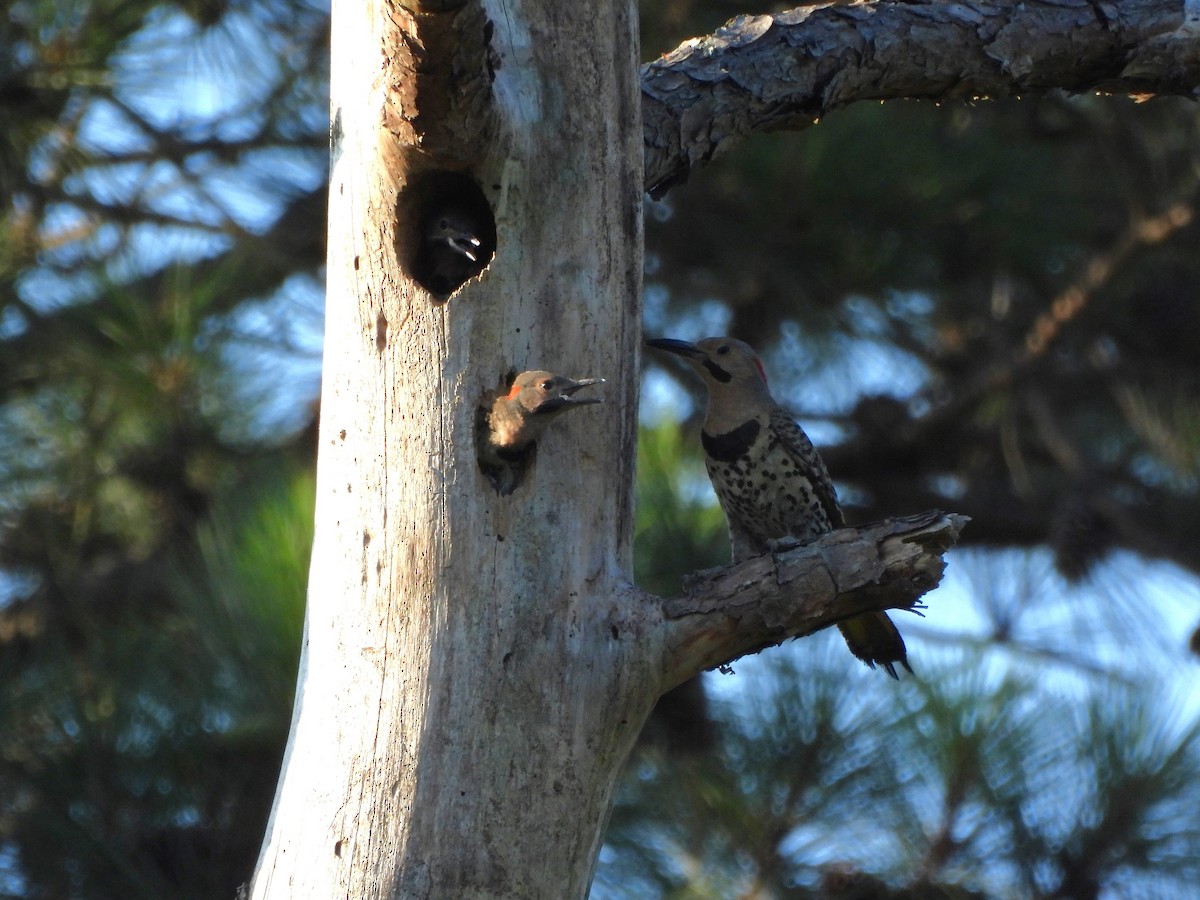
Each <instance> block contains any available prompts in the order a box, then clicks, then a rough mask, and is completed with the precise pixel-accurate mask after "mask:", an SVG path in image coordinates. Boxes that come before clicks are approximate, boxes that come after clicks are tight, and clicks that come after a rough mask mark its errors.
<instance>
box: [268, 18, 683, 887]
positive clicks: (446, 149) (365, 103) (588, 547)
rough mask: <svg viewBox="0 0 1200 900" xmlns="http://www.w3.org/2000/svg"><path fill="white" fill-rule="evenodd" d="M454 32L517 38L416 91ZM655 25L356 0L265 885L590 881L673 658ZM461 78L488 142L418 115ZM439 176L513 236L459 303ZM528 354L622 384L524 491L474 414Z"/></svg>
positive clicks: (340, 87)
mask: <svg viewBox="0 0 1200 900" xmlns="http://www.w3.org/2000/svg"><path fill="white" fill-rule="evenodd" d="M445 7H450V8H449V9H448V10H444V8H445ZM443 10H444V11H443ZM597 22H603V23H604V27H602V28H597V27H596V23H597ZM455 28H461V29H463V30H464V31H465V30H467V29H478V30H477V32H476V33H477V34H478V35H479V36H481V38H480V40H478V41H476V46H477V47H478V48H479V52H480V53H488V54H494V58H493V59H491V60H490V62H489V60H485V59H481V58H480V57H479V56H478V55H477V56H475V57H470V56H469V55H468V57H467V58H465V59H462V60H459V61H458V62H457V63H456V65H455V66H446V67H443V69H441V70H440V71H441V77H440V80H439V79H438V78H437V77H433V78H431V79H430V80H429V82H428V83H422V84H421V85H419V86H417V87H415V88H414V87H413V85H412V84H411V81H412V77H413V75H412V73H413V72H414V71H415V70H416V69H420V70H421V71H426V69H427V67H426V66H425V65H424V63H423V62H422V61H421V59H419V58H417V56H418V54H416V53H415V50H414V48H421V47H426V46H429V45H431V44H433V43H434V42H435V39H436V37H437V35H436V34H434V32H438V33H444V32H445V31H446V30H447V29H448V30H450V31H453V30H454V29H455ZM637 46H638V43H637V19H636V15H635V13H634V9H633V8H632V6H631V4H630V3H629V2H628V0H600V2H598V3H588V4H563V3H558V2H555V0H545V2H530V3H525V4H521V5H520V6H515V7H514V6H512V5H511V4H506V5H504V6H503V7H502V8H501V7H494V6H492V5H490V4H487V3H483V4H481V3H478V2H469V3H466V4H427V5H424V6H421V7H419V8H417V7H414V8H412V9H406V8H404V7H402V6H399V5H396V4H394V3H379V4H360V3H356V2H350V0H338V2H335V3H334V7H333V57H332V84H331V92H332V100H331V117H332V120H333V123H334V124H333V142H332V143H333V146H332V155H333V162H332V171H331V180H330V215H329V262H328V278H329V284H328V291H327V296H328V300H327V323H326V339H325V363H324V375H323V379H324V381H323V386H322V415H321V424H320V451H319V459H318V499H317V511H316V520H317V525H316V534H315V540H314V548H313V563H312V570H311V576H310V584H309V595H308V611H307V619H306V626H305V644H304V650H303V659H302V663H301V671H300V676H299V688H298V694H297V700H296V708H295V712H294V717H293V723H292V732H291V736H290V739H289V743H288V748H287V752H286V756H285V761H284V768H283V773H282V777H281V780H280V785H279V788H278V792H277V795H276V801H275V805H274V809H273V811H272V815H271V821H270V824H269V826H268V833H267V836H266V840H265V843H264V846H263V849H262V853H261V856H260V860H259V864H258V867H257V871H256V874H255V878H254V881H253V884H252V888H251V891H252V895H253V896H254V897H258V898H266V897H293V898H294V897H326V898H327V897H346V896H348V897H355V898H367V897H434V898H444V897H445V898H448V897H455V898H465V897H571V896H582V895H583V893H584V892H585V891H586V886H587V884H588V883H589V881H590V878H591V872H592V867H593V865H594V862H595V858H596V855H597V853H598V849H599V842H600V837H601V833H602V830H601V829H602V826H603V822H604V821H605V818H606V814H607V810H608V808H609V805H610V802H611V795H612V790H613V786H614V784H615V782H616V778H617V774H618V771H619V768H620V762H621V760H622V759H623V758H624V756H625V755H626V754H627V752H628V749H629V747H630V746H631V745H632V743H633V741H634V739H635V738H636V736H637V733H638V731H639V729H640V727H641V725H642V723H643V721H644V719H645V716H646V714H647V712H648V710H649V709H650V707H651V705H652V703H653V701H654V699H655V697H656V696H657V693H658V684H659V672H658V671H657V665H658V663H659V661H660V659H661V655H660V654H659V653H657V652H655V648H654V643H653V642H654V640H655V639H656V638H655V636H654V634H652V633H646V632H645V630H644V628H643V627H642V619H641V618H639V617H640V616H644V615H645V613H644V611H642V610H640V609H639V608H638V607H637V606H636V605H634V604H631V603H628V602H626V598H627V597H628V596H629V594H630V589H629V588H628V585H627V583H626V576H625V573H626V572H627V571H628V570H629V562H630V545H631V534H632V527H631V522H632V484H633V460H634V446H635V429H636V423H637V416H636V409H637V391H638V363H639V358H640V354H639V342H640V322H641V309H640V301H641V283H640V279H641V271H642V260H641V255H640V254H641V246H642V240H641V203H642V198H641V194H642V190H641V178H640V176H641V172H642V157H641V140H640V134H639V132H638V129H637V123H638V121H639V106H638V95H637V64H638V56H637V54H638V50H637ZM481 80H482V81H481ZM464 93H465V94H469V95H470V97H471V100H470V103H469V104H468V105H469V106H470V108H471V109H472V110H474V111H475V112H474V113H464V119H469V118H471V115H474V114H477V113H478V110H479V102H478V98H479V95H480V94H481V93H482V94H484V95H486V96H487V97H488V103H489V104H490V110H491V112H490V116H491V121H490V123H489V126H488V128H487V129H486V130H485V133H484V135H483V136H482V137H479V138H478V139H472V140H473V141H474V142H468V143H467V144H466V145H464V143H463V139H462V138H461V135H463V134H464V133H465V132H464V131H463V130H460V129H456V128H453V127H445V125H444V123H442V121H441V119H437V121H436V122H435V123H433V124H427V123H426V122H425V120H424V119H423V118H422V116H421V114H420V113H421V110H422V109H428V108H437V109H441V110H443V111H448V112H446V113H445V114H446V115H454V114H455V113H454V112H453V110H454V109H455V108H456V106H455V102H454V97H455V96H458V95H460V94H464ZM435 118H436V117H435ZM443 171H448V172H454V173H457V174H460V175H464V176H466V177H469V178H470V179H472V180H473V181H475V182H476V183H477V184H478V186H479V188H480V189H481V190H482V192H483V196H484V197H485V198H486V201H487V204H488V206H489V208H490V210H491V212H492V213H493V214H494V216H495V222H496V233H497V248H496V254H495V258H494V259H493V260H492V262H491V265H490V267H489V268H488V269H487V271H485V272H484V273H483V275H482V276H481V277H480V278H478V279H477V280H474V281H472V282H469V283H468V284H467V285H466V286H465V287H463V289H462V290H461V291H459V292H458V293H456V294H454V295H453V296H451V297H450V299H449V300H448V301H446V302H438V301H437V300H436V299H435V298H434V297H432V296H431V295H430V294H428V293H426V292H425V291H424V290H423V289H421V288H420V287H419V286H418V285H417V284H415V283H414V281H413V280H412V278H411V277H410V275H409V272H408V268H407V267H408V266H409V264H410V259H411V245H412V243H413V241H414V240H415V237H414V234H413V231H414V228H415V222H414V217H415V215H416V210H415V209H413V208H412V204H413V203H414V202H416V201H417V200H422V201H427V200H429V199H430V198H428V197H418V196H414V194H413V192H412V191H411V190H410V188H412V187H413V185H414V184H415V183H416V181H417V180H418V179H419V178H420V177H421V176H423V175H427V174H429V173H430V172H443ZM432 199H434V200H436V199H437V198H436V197H434V198H432ZM531 368H546V369H550V370H552V371H556V372H560V373H563V374H567V375H571V376H574V377H583V376H603V377H605V378H606V379H607V380H608V383H607V384H606V385H605V387H604V392H603V393H604V397H605V400H606V402H605V403H604V404H602V405H599V406H592V407H587V408H585V409H583V410H581V411H578V412H571V413H568V414H567V415H566V416H565V417H564V418H563V420H562V421H561V422H557V423H555V424H554V425H553V426H552V427H551V429H550V431H549V432H548V434H547V435H546V437H545V438H544V440H543V441H542V442H541V445H540V446H539V448H538V453H537V458H536V461H535V463H534V466H533V469H532V471H531V472H530V473H528V475H527V477H526V479H525V482H524V484H523V485H522V486H521V488H519V489H518V490H517V491H516V492H515V493H514V494H512V495H511V496H508V497H501V496H498V495H497V494H496V492H495V491H494V490H493V489H492V487H491V485H490V484H489V483H488V482H487V480H486V479H485V478H484V477H483V475H482V473H481V472H480V471H479V466H478V464H477V461H476V454H475V440H474V432H473V428H474V421H475V411H476V407H477V406H478V404H479V402H480V400H481V399H482V397H483V395H484V394H485V392H487V391H491V390H494V389H495V388H496V386H497V384H498V383H500V382H501V381H502V380H503V379H504V378H505V377H506V375H507V374H509V373H510V372H511V371H513V370H517V371H520V370H523V369H531Z"/></svg>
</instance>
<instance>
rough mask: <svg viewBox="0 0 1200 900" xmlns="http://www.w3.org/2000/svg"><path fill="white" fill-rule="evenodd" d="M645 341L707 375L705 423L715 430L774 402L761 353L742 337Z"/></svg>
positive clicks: (733, 424) (729, 426)
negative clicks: (691, 340)
mask: <svg viewBox="0 0 1200 900" xmlns="http://www.w3.org/2000/svg"><path fill="white" fill-rule="evenodd" d="M646 344H647V346H650V347H654V348H656V349H658V350H666V351H667V352H668V353H674V354H675V355H676V356H681V357H683V360H684V362H686V363H687V364H688V365H689V366H691V367H692V368H693V369H695V370H696V372H697V374H699V376H700V377H701V378H703V379H704V386H705V387H706V388H708V408H707V410H706V411H705V413H704V427H705V429H706V430H708V431H711V432H712V433H714V434H719V433H724V432H726V431H729V430H730V429H732V428H735V427H737V426H738V425H741V424H742V423H743V422H744V421H745V420H746V419H747V418H749V417H750V416H751V415H754V414H755V413H758V412H760V411H762V410H764V409H766V408H770V407H773V406H774V403H775V401H774V400H772V399H771V392H770V391H769V390H767V373H766V372H765V371H764V370H763V366H762V363H761V362H760V361H759V359H758V354H757V353H755V352H754V350H753V348H751V347H750V345H749V344H747V343H745V342H743V341H739V340H737V339H736V338H729V337H711V338H705V339H704V340H702V341H697V342H696V343H694V344H691V343H688V342H687V341H676V340H672V339H670V338H656V339H654V340H650V341H646Z"/></svg>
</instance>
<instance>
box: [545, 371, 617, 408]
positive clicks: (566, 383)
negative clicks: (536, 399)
mask: <svg viewBox="0 0 1200 900" xmlns="http://www.w3.org/2000/svg"><path fill="white" fill-rule="evenodd" d="M550 382H551V384H550V386H549V388H548V389H547V390H546V399H544V400H543V401H542V402H541V403H539V404H538V405H537V408H536V409H534V410H533V413H534V415H539V416H540V415H545V414H547V413H556V412H560V411H562V410H564V409H569V408H571V407H573V406H587V405H589V404H591V403H603V402H604V398H603V397H576V396H575V394H576V392H577V391H579V390H582V389H583V388H585V387H588V386H589V385H592V384H604V379H603V378H581V379H580V380H579V381H575V380H573V379H571V378H566V377H564V376H562V375H556V376H554V377H553V378H552V379H550ZM543 387H544V388H545V385H543Z"/></svg>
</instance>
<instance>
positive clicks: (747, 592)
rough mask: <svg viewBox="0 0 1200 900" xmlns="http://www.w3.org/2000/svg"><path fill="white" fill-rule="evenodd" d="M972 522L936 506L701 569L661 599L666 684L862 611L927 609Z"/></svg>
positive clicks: (668, 684)
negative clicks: (923, 600) (924, 599)
mask: <svg viewBox="0 0 1200 900" xmlns="http://www.w3.org/2000/svg"><path fill="white" fill-rule="evenodd" d="M968 521H969V520H968V519H967V518H966V517H965V516H960V515H957V514H955V513H943V512H940V511H938V510H934V511H931V512H927V513H922V514H920V515H915V516H904V517H902V518H896V519H886V520H884V521H882V522H876V523H872V524H869V525H864V526H862V527H860V528H843V529H840V530H838V531H834V532H832V533H830V534H827V535H825V536H823V537H821V538H819V539H817V540H815V541H811V542H809V543H806V544H802V545H799V546H797V547H795V548H794V549H786V550H782V551H780V552H777V553H775V554H769V555H767V556H760V557H757V558H755V559H751V560H748V561H746V562H744V563H741V564H739V565H736V566H728V567H725V568H720V569H711V570H708V571H706V572H700V573H697V574H696V575H695V576H693V577H692V578H691V579H690V580H689V582H688V583H687V584H685V586H684V594H683V596H681V597H676V598H673V599H670V600H663V601H660V602H661V609H662V614H663V619H664V620H665V622H666V627H667V637H666V647H665V651H666V655H667V664H666V667H665V668H666V676H665V678H666V681H665V684H664V690H667V689H670V688H672V687H674V686H675V685H677V684H680V683H682V682H683V681H686V680H687V679H688V678H691V677H692V676H693V675H696V674H698V673H699V672H702V671H704V670H705V669H711V668H713V667H715V666H720V665H724V664H726V663H729V662H731V661H732V660H735V659H737V658H738V657H740V656H744V655H746V654H747V653H754V652H757V651H758V650H761V649H763V648H764V647H769V646H773V645H775V644H778V643H780V642H782V641H784V640H786V639H787V638H791V637H803V636H805V635H809V634H813V633H814V632H817V631H820V630H821V629H823V628H828V627H829V626H830V625H833V624H836V623H837V622H838V621H840V620H842V619H846V618H849V617H850V616H853V615H857V614H858V613H862V612H869V611H871V610H879V609H909V610H915V609H918V608H920V607H919V605H918V601H919V599H920V597H921V596H922V595H924V594H925V593H927V592H928V591H930V590H932V589H933V588H934V587H936V586H937V584H938V582H939V581H941V578H942V572H943V571H944V570H945V562H944V560H943V559H942V554H943V553H945V551H946V550H948V549H949V548H950V547H952V546H954V544H955V543H956V542H957V541H958V535H959V532H961V531H962V528H963V526H964V525H966V523H967V522H968Z"/></svg>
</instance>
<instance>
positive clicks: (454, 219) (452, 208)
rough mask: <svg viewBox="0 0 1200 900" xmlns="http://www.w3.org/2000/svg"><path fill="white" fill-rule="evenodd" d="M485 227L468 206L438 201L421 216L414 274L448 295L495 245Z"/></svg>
mask: <svg viewBox="0 0 1200 900" xmlns="http://www.w3.org/2000/svg"><path fill="white" fill-rule="evenodd" d="M484 232H485V228H484V225H483V223H482V222H480V221H479V220H478V218H477V217H476V216H475V215H473V214H472V213H471V212H470V211H469V210H467V209H465V208H463V207H460V206H456V205H453V204H450V205H436V206H434V207H433V208H432V209H431V210H429V211H428V212H427V213H426V214H425V216H424V218H422V220H421V225H420V234H419V246H418V249H417V257H416V262H415V263H414V274H415V275H416V277H417V279H418V280H419V281H420V282H421V284H423V285H424V286H425V287H426V288H427V289H428V290H429V291H430V292H432V293H434V294H437V295H439V296H446V295H448V294H451V293H453V292H454V291H455V290H457V289H458V288H459V287H460V286H461V285H462V284H463V283H464V282H466V281H468V280H469V279H471V278H474V277H475V276H476V275H478V274H479V273H480V272H481V271H483V267H484V266H485V265H487V263H488V259H489V257H490V255H491V252H492V248H491V247H487V246H485V234H484Z"/></svg>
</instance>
